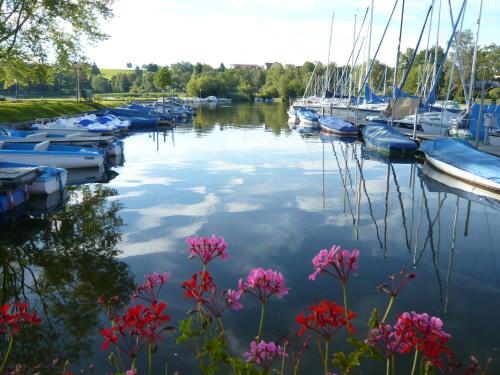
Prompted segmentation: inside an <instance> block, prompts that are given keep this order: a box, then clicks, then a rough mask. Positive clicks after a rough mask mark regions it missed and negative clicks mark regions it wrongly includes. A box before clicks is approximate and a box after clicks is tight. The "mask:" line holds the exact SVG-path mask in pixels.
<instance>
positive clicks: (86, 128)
mask: <svg viewBox="0 0 500 375" xmlns="http://www.w3.org/2000/svg"><path fill="white" fill-rule="evenodd" d="M89 121H90V120H89ZM84 123H86V121H84ZM86 124H87V123H86ZM29 130H32V131H33V132H38V133H46V134H65V135H67V134H75V133H79V134H80V135H81V136H89V137H94V136H96V135H110V134H113V133H114V130H113V129H112V128H110V127H108V126H106V125H101V124H93V123H88V124H87V125H84V124H79V123H74V122H72V120H68V119H57V120H56V121H54V122H49V123H46V124H38V123H36V124H32V125H31V126H30V127H29Z"/></svg>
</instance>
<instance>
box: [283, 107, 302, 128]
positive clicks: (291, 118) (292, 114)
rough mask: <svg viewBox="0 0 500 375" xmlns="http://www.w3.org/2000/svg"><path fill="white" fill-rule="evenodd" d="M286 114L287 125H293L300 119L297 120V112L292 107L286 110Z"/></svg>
mask: <svg viewBox="0 0 500 375" xmlns="http://www.w3.org/2000/svg"><path fill="white" fill-rule="evenodd" d="M286 113H287V114H288V122H289V123H293V124H298V123H299V121H300V119H299V116H297V110H296V109H295V108H294V107H293V105H291V106H290V108H288V110H287V111H286Z"/></svg>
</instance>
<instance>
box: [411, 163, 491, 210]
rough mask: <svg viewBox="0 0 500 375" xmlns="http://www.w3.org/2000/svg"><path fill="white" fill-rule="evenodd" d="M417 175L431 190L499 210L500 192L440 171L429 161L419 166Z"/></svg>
mask: <svg viewBox="0 0 500 375" xmlns="http://www.w3.org/2000/svg"><path fill="white" fill-rule="evenodd" d="M419 176H420V177H421V178H422V180H423V181H424V183H425V185H426V186H427V190H429V191H431V192H446V193H452V194H454V195H456V196H458V197H460V198H463V199H466V200H469V201H474V202H477V203H480V204H482V205H485V206H488V207H491V208H494V209H496V210H500V193H495V192H492V191H491V190H487V189H483V188H481V187H480V186H477V185H472V184H469V183H468V182H466V181H462V180H459V179H457V178H455V177H453V176H450V175H449V174H446V173H443V172H440V171H439V170H437V169H436V168H434V167H433V166H432V165H430V164H429V163H424V164H423V165H422V167H421V168H420V173H419Z"/></svg>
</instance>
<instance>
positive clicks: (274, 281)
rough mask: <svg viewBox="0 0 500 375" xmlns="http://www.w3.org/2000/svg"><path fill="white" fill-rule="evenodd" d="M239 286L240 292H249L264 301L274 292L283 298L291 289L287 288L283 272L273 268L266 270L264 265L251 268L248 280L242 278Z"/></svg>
mask: <svg viewBox="0 0 500 375" xmlns="http://www.w3.org/2000/svg"><path fill="white" fill-rule="evenodd" d="M238 286H239V289H240V292H242V293H244V292H248V293H250V294H252V295H254V296H255V297H257V298H259V299H260V300H261V301H262V302H263V303H265V302H266V301H267V300H268V299H269V298H271V296H273V295H274V294H276V296H278V297H280V298H281V297H283V296H284V295H285V294H287V293H288V291H289V290H290V289H289V288H285V278H284V277H283V275H282V274H281V273H279V272H277V271H274V270H272V269H267V270H265V269H263V268H262V267H259V268H254V269H251V270H250V273H249V274H248V276H247V278H246V281H245V282H243V279H240V280H239V282H238Z"/></svg>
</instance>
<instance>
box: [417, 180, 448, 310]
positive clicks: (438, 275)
mask: <svg viewBox="0 0 500 375" xmlns="http://www.w3.org/2000/svg"><path fill="white" fill-rule="evenodd" d="M420 187H421V188H422V192H423V194H424V206H425V216H426V217H427V221H428V223H429V231H428V236H429V237H430V244H431V252H432V262H433V263H434V269H435V270H436V278H437V281H438V286H439V299H440V302H441V307H443V308H444V305H443V285H442V282H441V275H440V274H439V259H438V257H437V256H436V249H435V248H434V236H433V231H432V227H433V225H434V224H431V217H430V212H429V205H428V202H427V196H426V195H425V188H424V182H423V180H422V179H420ZM445 199H446V195H445V197H444V198H443V202H444V200H445Z"/></svg>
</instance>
